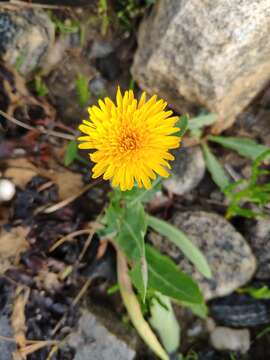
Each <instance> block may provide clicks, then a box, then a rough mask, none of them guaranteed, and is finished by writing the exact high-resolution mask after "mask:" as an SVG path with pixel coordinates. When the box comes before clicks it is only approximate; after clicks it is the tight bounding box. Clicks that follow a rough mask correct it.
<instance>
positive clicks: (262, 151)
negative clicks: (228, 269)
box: [186, 114, 270, 219]
mask: <svg viewBox="0 0 270 360" xmlns="http://www.w3.org/2000/svg"><path fill="white" fill-rule="evenodd" d="M216 120H217V118H216V116H215V115H214V114H206V115H201V116H198V117H197V118H194V119H190V120H188V121H187V125H186V126H187V130H188V131H189V132H190V135H191V136H192V137H194V138H196V139H197V141H199V143H200V144H201V147H202V150H203V154H204V158H205V162H206V166H207V169H208V171H209V173H210V174H211V176H212V179H213V181H214V182H215V183H216V185H217V186H218V187H219V189H220V190H221V191H222V192H223V193H224V194H225V196H226V197H227V199H228V201H229V205H228V209H227V213H226V217H227V219H230V218H231V217H233V216H236V215H238V216H243V217H248V218H253V217H256V216H263V215H264V207H265V205H266V204H268V203H269V202H270V184H269V183H263V182H262V181H261V179H262V176H265V175H269V171H267V170H265V169H261V166H262V165H263V163H264V162H266V161H267V160H268V158H269V157H270V149H269V148H268V147H267V146H265V145H262V144H258V143H257V142H256V141H254V140H252V139H248V138H239V137H225V136H208V137H206V138H205V139H203V140H201V137H202V134H203V133H202V128H203V127H205V126H209V125H212V124H213V123H214V122H215V121H216ZM209 142H215V143H217V144H220V145H222V146H224V147H225V148H227V149H230V150H233V151H236V152H237V153H238V154H239V155H241V156H244V157H247V158H249V159H251V160H253V164H252V168H251V169H252V174H251V176H250V178H249V179H241V180H239V181H235V182H232V181H231V179H230V177H229V176H228V175H227V173H226V171H225V169H224V167H223V165H222V164H221V163H220V161H219V160H218V158H217V157H216V156H215V155H214V154H213V152H212V151H211V149H210V147H209ZM251 205H252V206H253V207H254V206H255V211H254V209H250V206H251Z"/></svg>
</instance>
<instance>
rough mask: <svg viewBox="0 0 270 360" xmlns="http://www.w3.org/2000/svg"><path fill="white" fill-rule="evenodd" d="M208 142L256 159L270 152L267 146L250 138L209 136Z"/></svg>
mask: <svg viewBox="0 0 270 360" xmlns="http://www.w3.org/2000/svg"><path fill="white" fill-rule="evenodd" d="M208 140H210V141H213V142H215V143H218V144H220V145H222V146H224V147H226V148H228V149H231V150H234V151H236V152H238V154H240V155H242V156H245V157H247V158H250V159H252V160H254V159H256V158H257V156H259V155H261V154H262V153H263V152H264V151H266V150H269V148H268V147H267V146H264V145H262V144H258V143H257V142H256V141H254V140H252V139H249V138H238V137H226V136H209V137H208Z"/></svg>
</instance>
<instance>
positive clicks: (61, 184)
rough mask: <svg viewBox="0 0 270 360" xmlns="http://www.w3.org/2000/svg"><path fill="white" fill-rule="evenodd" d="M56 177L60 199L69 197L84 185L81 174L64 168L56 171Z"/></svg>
mask: <svg viewBox="0 0 270 360" xmlns="http://www.w3.org/2000/svg"><path fill="white" fill-rule="evenodd" d="M54 178H55V183H56V184H57V185H58V189H59V198H60V200H65V199H67V198H68V197H70V196H71V195H73V194H75V193H76V192H78V191H79V190H80V189H81V188H82V187H83V181H82V175H81V174H76V173H74V172H71V171H68V170H64V171H61V172H58V173H56V174H55V175H54Z"/></svg>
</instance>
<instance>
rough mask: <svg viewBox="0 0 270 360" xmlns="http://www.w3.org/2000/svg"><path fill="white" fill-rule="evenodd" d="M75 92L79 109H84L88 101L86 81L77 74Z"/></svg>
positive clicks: (82, 76)
mask: <svg viewBox="0 0 270 360" xmlns="http://www.w3.org/2000/svg"><path fill="white" fill-rule="evenodd" d="M76 90H77V95H78V99H79V104H80V106H81V107H85V106H86V105H87V104H88V101H89V99H90V92H89V87H88V79H87V78H86V77H85V76H84V75H82V74H79V75H78V77H77V80H76Z"/></svg>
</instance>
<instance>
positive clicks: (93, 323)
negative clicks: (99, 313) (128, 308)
mask: <svg viewBox="0 0 270 360" xmlns="http://www.w3.org/2000/svg"><path fill="white" fill-rule="evenodd" d="M68 345H69V346H70V347H71V348H74V349H75V350H76V355H75V357H74V360H90V359H91V360H111V359H115V360H133V359H134V358H135V354H136V353H135V351H134V350H133V349H132V348H130V347H129V346H128V345H127V344H126V343H125V342H124V341H122V340H120V339H119V338H117V337H116V336H115V335H114V334H113V333H111V332H110V331H109V330H108V329H107V328H106V327H105V326H104V325H103V324H102V323H101V322H100V321H99V319H98V318H97V317H96V316H95V315H94V314H92V313H91V312H89V311H87V310H85V311H84V313H83V314H82V316H81V318H80V320H79V328H78V332H77V333H72V334H71V335H70V336H69V340H68Z"/></svg>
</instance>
